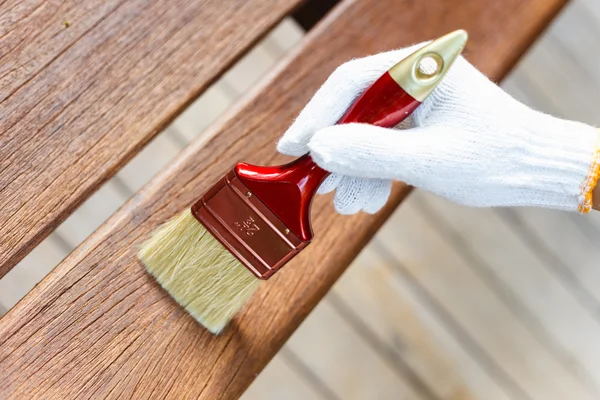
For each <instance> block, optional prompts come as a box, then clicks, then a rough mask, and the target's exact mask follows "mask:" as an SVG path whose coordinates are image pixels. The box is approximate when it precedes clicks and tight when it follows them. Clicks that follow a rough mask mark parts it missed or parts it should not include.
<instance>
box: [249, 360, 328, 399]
mask: <svg viewBox="0 0 600 400" xmlns="http://www.w3.org/2000/svg"><path fill="white" fill-rule="evenodd" d="M282 399H285V400H325V398H324V397H322V396H321V395H320V394H319V393H318V392H317V391H316V390H315V389H314V388H312V387H311V386H310V385H308V384H307V383H306V382H305V381H303V380H302V377H301V376H300V375H298V373H297V372H296V371H294V370H293V369H292V368H291V367H290V366H289V365H288V363H286V361H285V359H284V358H283V357H282V356H281V355H278V356H276V357H275V358H273V359H272V360H271V362H270V363H269V364H268V365H267V366H266V367H265V369H264V370H263V371H262V372H261V373H260V378H258V379H256V380H255V381H254V382H253V383H252V385H250V387H249V388H248V389H247V390H246V392H245V393H244V395H243V396H242V397H241V398H240V400H282Z"/></svg>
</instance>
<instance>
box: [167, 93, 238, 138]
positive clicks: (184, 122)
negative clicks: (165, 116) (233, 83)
mask: <svg viewBox="0 0 600 400" xmlns="http://www.w3.org/2000/svg"><path fill="white" fill-rule="evenodd" d="M236 97H237V92H233V93H231V90H229V91H227V90H226V89H225V88H224V87H223V84H222V82H221V81H217V82H216V83H215V84H214V85H213V86H211V87H210V88H208V89H207V90H206V91H205V92H204V93H202V95H201V96H200V97H198V99H197V100H196V101H194V102H193V103H192V104H191V105H190V106H189V107H188V108H187V109H186V110H185V111H184V112H183V113H181V114H180V115H179V116H178V117H177V119H175V121H173V125H172V126H173V127H174V128H176V129H177V130H178V131H179V132H180V133H181V135H182V136H183V137H185V138H186V140H187V141H188V142H191V141H192V140H194V139H195V138H197V137H199V136H200V135H202V132H203V131H204V130H205V129H206V128H207V127H208V126H209V125H210V124H211V123H213V122H214V121H215V120H216V119H217V118H218V117H219V116H220V115H221V114H223V113H224V112H225V111H226V110H227V109H228V108H229V107H230V106H231V105H232V104H233V102H234V101H235V99H236Z"/></svg>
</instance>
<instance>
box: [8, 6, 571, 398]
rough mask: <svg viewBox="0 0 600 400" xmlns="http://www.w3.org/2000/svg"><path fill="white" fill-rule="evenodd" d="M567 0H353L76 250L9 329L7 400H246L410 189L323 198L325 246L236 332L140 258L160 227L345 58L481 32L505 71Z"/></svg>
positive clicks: (476, 48) (246, 155) (252, 158)
mask: <svg viewBox="0 0 600 400" xmlns="http://www.w3.org/2000/svg"><path fill="white" fill-rule="evenodd" d="M563 4H564V1H562V0H553V1H549V0H529V1H523V0H510V1H504V2H489V1H486V0H461V1H454V2H448V1H446V0H431V1H428V2H399V1H395V0H348V1H344V2H342V3H341V4H340V5H339V6H338V7H336V9H335V10H334V11H333V12H332V13H331V14H329V16H328V17H327V18H326V20H325V21H324V22H323V23H321V24H320V25H319V26H318V27H317V28H316V29H315V30H314V31H312V32H311V33H310V34H309V35H308V36H307V38H306V39H305V41H304V43H303V45H302V46H301V48H300V49H299V50H298V52H297V53H296V57H295V58H293V59H288V60H287V66H286V67H285V68H283V69H281V70H279V71H275V72H274V74H273V75H272V76H271V77H270V80H269V82H268V83H267V84H266V85H265V86H263V87H261V88H259V89H257V91H256V92H255V94H256V96H252V97H251V98H250V99H249V100H248V101H247V102H245V103H244V105H243V107H240V108H239V109H236V110H232V111H231V113H230V114H229V117H230V118H229V119H228V120H223V122H222V123H221V124H219V125H218V126H216V127H215V128H214V131H213V132H212V134H213V135H212V137H211V138H210V139H209V140H202V141H196V142H194V143H193V144H192V145H191V146H190V147H188V149H186V151H184V153H183V154H182V155H181V156H180V158H179V159H178V160H177V161H176V162H175V163H174V164H173V165H172V166H171V167H168V168H167V169H166V170H165V171H164V172H163V173H162V174H160V175H159V176H158V177H157V178H155V179H154V180H153V181H152V182H151V183H150V184H148V185H147V186H146V187H145V188H143V189H142V190H141V191H140V192H139V193H137V195H136V196H134V198H132V199H131V200H130V201H129V202H128V203H127V204H126V205H125V206H124V207H123V208H122V209H121V210H120V211H119V212H117V213H116V214H115V215H114V216H113V217H112V218H111V219H110V220H109V221H108V222H107V223H106V224H105V225H104V226H103V227H101V228H100V229H99V230H98V231H96V233H95V234H94V235H93V236H91V237H90V238H89V239H88V240H87V241H86V242H84V243H83V244H82V245H81V246H80V247H79V248H78V249H77V250H75V251H74V252H73V253H72V254H71V255H70V256H69V257H68V258H67V259H66V260H65V261H64V262H63V263H61V264H60V265H59V266H58V267H57V268H56V269H55V270H54V271H53V272H52V273H51V274H50V275H49V276H48V277H47V278H46V279H45V280H44V281H42V282H41V283H40V284H39V285H38V286H37V287H36V288H35V289H34V290H33V291H32V292H31V293H30V294H29V295H28V296H27V297H26V298H25V299H23V300H22V301H21V302H20V303H19V304H18V305H17V306H16V307H14V308H13V309H12V310H11V311H9V312H8V314H7V315H6V316H5V317H4V318H3V319H2V321H1V325H0V370H2V371H3V374H4V378H3V379H2V380H1V381H0V396H1V397H9V398H19V397H26V398H31V397H34V398H35V397H38V398H39V397H45V398H52V397H56V398H72V397H102V398H103V397H108V398H112V397H119V398H128V397H135V398H147V397H150V396H154V397H156V398H207V399H213V398H227V399H229V398H236V397H237V396H238V395H239V394H240V393H241V392H243V390H244V389H245V388H246V387H247V386H248V384H249V383H250V382H251V381H252V380H253V379H254V377H255V375H256V373H258V372H259V371H260V370H261V369H262V368H263V367H264V365H265V364H266V363H267V362H268V361H269V360H270V358H271V357H272V356H273V355H274V354H275V352H277V350H278V349H279V348H280V347H281V345H282V344H283V343H284V341H285V340H286V339H287V338H288V337H289V336H290V334H291V333H292V332H293V331H294V329H295V328H296V327H297V326H298V325H299V324H300V322H301V321H302V320H303V319H304V317H306V315H307V314H308V312H309V311H310V310H311V309H312V308H313V307H314V306H315V304H316V303H317V302H318V300H319V299H320V298H321V297H322V296H323V295H324V294H325V292H326V291H327V290H328V288H329V287H330V286H331V285H332V284H333V282H335V280H336V279H337V277H338V276H339V275H340V274H341V272H342V271H343V270H344V268H345V267H346V266H347V265H348V264H349V263H350V261H351V260H352V259H353V258H354V256H356V254H357V253H358V251H359V250H360V249H361V248H362V246H363V245H364V244H365V243H366V242H367V241H368V240H369V239H370V238H371V237H372V235H373V233H374V232H375V231H376V229H377V228H378V227H379V226H380V225H381V224H382V223H383V221H384V220H385V219H386V217H387V216H389V214H390V213H391V211H392V210H393V209H394V208H395V207H396V206H397V205H398V204H399V203H400V201H401V200H402V198H403V197H404V196H405V195H406V193H408V191H409V189H408V188H407V187H405V186H402V185H397V186H396V187H395V188H394V191H393V193H392V197H391V199H390V201H389V202H388V204H387V206H386V207H385V208H384V209H383V210H382V211H381V212H380V213H378V214H377V215H375V216H370V215H366V214H360V215H356V216H353V217H343V216H339V215H337V214H335V212H334V210H333V209H332V207H331V198H330V197H329V196H324V197H321V198H319V199H317V201H316V202H315V204H314V205H313V220H314V222H315V226H314V228H315V232H316V238H317V239H316V241H315V242H314V243H313V244H312V245H311V246H310V247H309V248H308V249H307V250H306V251H305V252H304V253H303V254H302V255H300V256H299V257H297V259H295V260H294V261H293V262H292V263H291V264H290V265H289V266H287V267H286V268H285V269H283V270H282V271H281V272H280V273H278V274H277V275H276V276H275V277H273V278H272V279H271V280H270V281H269V282H268V284H265V285H263V286H262V287H261V289H260V290H259V292H258V293H257V294H256V295H255V296H254V297H253V299H252V301H251V302H250V304H249V305H248V307H247V308H246V309H245V311H244V313H242V314H240V315H239V316H238V317H237V318H236V319H235V320H234V321H233V323H232V324H231V326H230V327H229V329H227V330H226V331H225V332H224V333H223V335H222V336H218V337H217V336H213V335H211V334H209V333H208V332H207V331H206V330H204V329H202V328H200V327H199V326H198V325H197V324H196V323H195V322H194V321H193V319H192V318H191V317H189V316H188V315H187V314H186V313H185V312H184V311H183V310H182V309H181V308H180V307H178V306H177V305H176V304H175V303H174V302H173V301H172V300H170V298H169V297H168V296H167V294H166V293H165V292H164V291H163V290H161V289H160V287H159V286H158V285H157V284H156V283H155V282H154V280H153V279H152V278H151V277H149V276H148V275H147V274H146V273H145V272H144V269H143V267H142V265H141V264H140V263H139V262H138V260H137V259H136V256H135V252H136V248H137V247H138V246H139V244H140V242H141V241H142V240H143V239H145V238H146V237H147V236H148V234H149V232H150V231H152V230H154V229H156V227H157V225H158V224H160V223H161V222H163V221H165V220H166V219H168V218H169V217H171V216H173V215H174V214H176V213H178V212H180V211H181V209H183V208H184V207H186V206H189V205H190V204H191V203H192V202H193V201H194V198H195V197H197V196H198V195H199V194H201V193H203V192H204V191H205V190H206V189H207V188H208V187H209V186H210V185H211V184H212V183H213V182H214V181H215V180H216V179H218V178H219V177H220V176H222V175H223V174H224V173H225V172H226V171H227V170H228V169H229V168H230V167H231V165H232V163H233V161H234V160H238V159H244V160H247V161H249V162H256V163H272V162H278V161H281V160H282V157H274V154H275V150H274V143H275V141H276V139H277V137H278V136H279V135H280V133H281V132H282V131H283V130H284V129H285V128H286V127H287V126H288V125H289V123H290V122H291V121H292V119H293V118H294V117H295V115H296V114H297V113H298V111H299V110H300V109H301V107H302V106H303V105H304V104H305V103H306V101H307V100H308V99H309V97H310V96H311V94H312V93H313V92H314V90H315V89H316V88H317V87H318V86H319V85H320V84H321V83H322V82H323V81H324V80H325V78H326V77H327V76H328V75H329V74H330V73H331V72H332V71H333V69H334V68H335V66H337V65H338V64H340V63H341V62H343V61H345V60H347V59H349V58H351V57H355V56H361V55H365V54H368V53H375V52H378V51H382V50H385V49H389V48H394V47H398V46H403V45H407V44H409V43H414V42H417V41H420V40H424V39H428V38H433V37H436V36H439V35H440V34H443V33H445V32H448V31H450V30H452V29H455V28H458V27H463V28H466V29H468V30H469V31H470V34H471V41H470V44H469V47H468V49H467V54H468V55H469V59H470V60H471V61H472V62H474V63H475V64H476V65H477V66H478V67H479V68H481V69H482V70H483V71H484V72H486V73H487V74H488V75H489V76H491V77H492V78H493V79H500V78H501V77H502V76H504V75H505V74H506V73H507V71H508V70H509V69H510V68H511V67H512V65H514V63H515V62H516V60H517V59H518V57H519V56H520V55H521V53H522V52H523V51H524V50H525V49H526V48H527V47H528V45H530V43H531V42H532V41H533V40H534V39H535V37H536V36H537V35H538V34H539V32H540V31H541V30H542V29H543V28H544V26H545V25H546V24H547V22H548V21H549V20H550V19H551V18H552V17H553V16H554V15H555V14H556V13H557V12H558V10H559V9H560V8H561V6H562V5H563Z"/></svg>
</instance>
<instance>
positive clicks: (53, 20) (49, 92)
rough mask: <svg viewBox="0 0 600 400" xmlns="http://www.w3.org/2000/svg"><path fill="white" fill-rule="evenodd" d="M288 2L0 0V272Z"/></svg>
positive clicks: (159, 127)
mask: <svg viewBox="0 0 600 400" xmlns="http://www.w3.org/2000/svg"><path fill="white" fill-rule="evenodd" d="M298 3H300V0H247V1H238V0H195V1H189V0H156V1H147V0H86V1H82V0H67V1H46V0H7V1H0V210H2V211H1V212H0V277H2V276H3V275H4V274H6V272H8V271H9V270H10V269H11V268H12V266H14V264H16V263H17V262H18V261H19V260H20V259H22V258H23V257H24V256H25V254H27V252H28V251H29V250H31V248H32V247H33V246H35V245H36V244H37V243H39V242H40V241H41V240H42V239H43V238H44V237H46V235H48V234H49V233H50V232H51V231H52V230H53V229H54V228H55V227H56V226H57V225H58V224H59V223H60V222H61V221H62V220H64V219H65V218H66V217H67V216H68V215H69V214H70V213H71V212H72V211H73V210H74V209H75V208H76V207H77V206H78V205H79V204H80V203H81V202H82V201H83V200H85V199H86V198H87V197H88V196H89V195H90V194H91V193H93V192H94V190H96V189H97V188H98V187H99V185H100V184H101V183H102V182H104V181H105V180H107V179H108V178H110V177H111V176H112V175H113V174H114V173H115V172H116V171H117V170H118V169H119V167H120V166H122V165H123V164H124V163H125V162H126V161H127V160H129V159H130V158H131V157H132V156H133V155H135V154H136V153H137V152H138V151H139V150H140V148H141V147H142V146H143V145H144V144H145V143H147V142H148V141H149V140H150V139H151V138H152V137H153V136H154V135H155V134H157V133H158V132H160V131H161V130H162V129H163V128H164V127H165V126H166V124H168V123H169V122H170V121H171V120H172V119H173V118H174V117H175V116H176V115H177V113H179V112H180V111H181V110H182V109H183V108H184V107H185V106H186V105H188V104H189V103H190V102H191V101H192V100H193V99H194V98H195V97H197V96H198V94H200V92H201V91H202V90H204V89H205V88H206V87H207V86H208V85H209V84H210V83H211V82H212V81H213V80H214V79H215V78H216V77H218V76H219V74H220V73H221V72H222V71H223V70H224V69H225V68H227V67H228V66H229V65H230V64H231V63H232V62H233V61H235V60H236V59H237V58H238V57H239V56H240V54H241V53H242V52H243V51H244V50H246V49H247V48H248V47H249V46H250V45H252V44H253V43H254V42H255V41H256V40H257V39H258V38H259V37H261V36H262V35H263V34H265V33H266V32H267V31H268V30H269V28H270V27H272V26H273V25H274V24H275V23H277V22H278V21H279V20H280V19H281V18H283V16H285V15H286V14H287V13H288V12H289V11H290V10H291V9H293V7H295V6H296V5H297V4H298Z"/></svg>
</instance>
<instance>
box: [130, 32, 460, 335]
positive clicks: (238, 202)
mask: <svg viewBox="0 0 600 400" xmlns="http://www.w3.org/2000/svg"><path fill="white" fill-rule="evenodd" d="M466 40H467V33H466V32H465V31H462V30H459V31H455V32H452V33H450V34H448V35H445V36H443V37H441V38H439V39H437V40H435V41H433V42H431V43H430V44H428V45H426V46H424V47H423V48H421V49H419V50H417V51H416V52H414V53H413V54H411V55H409V56H408V57H406V58H405V59H403V60H402V61H400V62H398V63H397V64H396V65H394V66H393V67H392V68H391V69H389V70H388V71H387V72H386V73H385V74H383V75H382V76H381V77H380V78H379V79H378V80H377V81H376V82H375V83H373V85H371V87H370V88H369V89H367V90H366V91H365V92H364V93H363V94H362V95H361V96H360V97H359V99H358V100H357V101H356V102H354V104H353V105H352V106H351V107H350V108H349V109H348V111H347V112H346V114H345V115H344V116H343V117H342V118H341V119H340V121H339V122H338V123H340V124H343V123H351V122H360V123H368V124H373V125H378V126H383V127H394V126H396V125H397V124H399V123H400V122H401V121H403V120H404V119H405V118H406V117H407V116H408V115H410V113H411V112H412V111H414V110H415V108H416V107H418V106H419V104H421V102H423V100H424V99H425V98H426V97H427V96H428V95H429V94H430V93H431V92H432V91H433V90H434V89H435V87H437V85H438V83H439V82H440V80H441V79H442V77H443V76H444V75H445V74H446V72H447V71H448V69H449V68H450V66H451V65H452V63H453V62H454V60H455V59H456V57H457V56H458V55H459V54H460V53H461V52H462V49H463V48H464V46H465V43H466ZM425 61H427V63H425ZM426 64H427V67H425V65H426ZM432 65H433V68H432ZM327 175H328V172H327V171H325V170H323V169H321V168H319V166H317V165H316V164H315V163H314V161H313V160H312V159H311V157H310V155H304V156H302V157H300V158H299V159H297V160H296V161H293V162H291V163H289V164H285V165H279V166H266V167H265V166H254V165H249V164H246V163H239V164H237V165H236V166H235V167H234V168H233V170H231V171H230V172H229V173H227V175H225V176H224V177H223V178H222V179H221V180H220V181H219V182H217V184H216V185H214V186H213V187H212V188H211V189H210V190H209V191H208V192H207V193H206V194H205V195H204V196H203V197H202V198H201V199H200V200H199V201H198V202H196V203H195V204H194V205H193V206H192V208H191V209H190V210H187V211H185V212H183V213H182V214H181V215H179V216H178V217H176V218H174V219H173V220H171V221H169V222H167V223H165V224H164V225H163V226H162V227H160V228H159V229H158V230H157V231H156V232H155V233H154V234H153V235H152V237H151V238H150V239H149V240H148V241H147V242H146V243H144V244H143V246H142V247H141V249H140V251H139V253H138V256H139V258H140V259H141V260H142V262H143V263H144V265H145V266H146V269H147V270H148V272H149V273H150V274H152V275H153V276H154V277H155V278H156V279H157V280H158V282H159V283H160V284H161V285H162V287H163V288H165V289H166V290H167V291H168V292H169V294H170V295H171V296H172V297H173V298H174V299H175V300H176V301H177V302H178V303H179V304H181V305H182V306H183V307H184V308H185V309H186V310H187V311H188V312H189V313H190V314H191V315H192V316H193V317H194V318H195V319H196V320H197V321H198V322H200V323H201V324H202V325H204V326H205V327H206V328H208V329H209V330H210V331H211V332H213V333H218V332H220V331H221V330H222V329H223V328H224V327H225V326H226V325H227V323H228V322H229V320H230V319H231V318H232V317H233V316H234V314H235V313H236V312H237V311H238V310H239V309H240V308H241V307H242V306H243V305H244V304H245V303H246V302H247V301H248V299H249V298H250V297H251V296H252V294H253V293H254V291H255V290H256V289H257V288H258V285H259V283H260V281H261V280H265V279H268V278H269V277H271V276H272V275H273V274H274V273H275V272H276V271H277V270H278V269H280V268H281V267H282V266H283V265H284V264H285V263H287V262H288V261H290V260H291V259H292V258H293V257H294V256H295V255H296V254H298V253H299V252H300V251H301V250H302V249H304V248H305V247H306V246H307V245H308V244H309V243H310V242H311V240H312V237H313V234H312V230H311V226H310V204H311V201H312V198H313V197H314V195H315V193H316V192H317V189H318V187H319V185H320V184H321V182H322V181H323V180H324V179H325V178H326V177H327Z"/></svg>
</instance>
